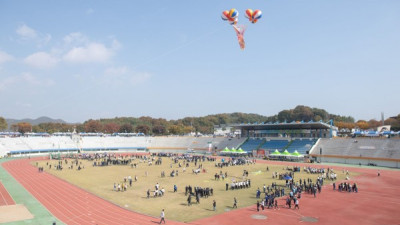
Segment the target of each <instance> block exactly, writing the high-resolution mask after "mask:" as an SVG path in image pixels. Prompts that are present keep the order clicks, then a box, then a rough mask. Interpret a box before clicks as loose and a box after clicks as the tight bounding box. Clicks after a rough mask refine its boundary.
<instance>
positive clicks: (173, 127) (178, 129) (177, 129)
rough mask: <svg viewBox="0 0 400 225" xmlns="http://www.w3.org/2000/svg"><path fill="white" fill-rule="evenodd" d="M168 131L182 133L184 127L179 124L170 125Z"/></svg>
mask: <svg viewBox="0 0 400 225" xmlns="http://www.w3.org/2000/svg"><path fill="white" fill-rule="evenodd" d="M168 132H169V133H170V134H175V135H176V134H182V127H181V126H178V125H171V126H169V127H168Z"/></svg>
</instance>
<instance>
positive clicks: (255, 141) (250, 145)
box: [240, 138, 265, 152]
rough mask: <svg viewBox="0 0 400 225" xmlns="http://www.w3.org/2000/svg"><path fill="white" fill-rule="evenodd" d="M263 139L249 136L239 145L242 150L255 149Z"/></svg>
mask: <svg viewBox="0 0 400 225" xmlns="http://www.w3.org/2000/svg"><path fill="white" fill-rule="evenodd" d="M264 141H265V139H262V138H249V139H248V140H247V141H246V142H245V143H243V144H242V146H240V147H241V148H242V149H243V150H244V151H246V152H251V151H253V150H257V149H258V146H260V145H261V143H263V142H264Z"/></svg>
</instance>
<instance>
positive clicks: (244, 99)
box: [0, 0, 400, 122]
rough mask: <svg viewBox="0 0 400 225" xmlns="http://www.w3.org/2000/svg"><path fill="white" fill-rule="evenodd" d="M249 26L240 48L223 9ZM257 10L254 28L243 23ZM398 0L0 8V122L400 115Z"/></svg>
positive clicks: (149, 0)
mask: <svg viewBox="0 0 400 225" xmlns="http://www.w3.org/2000/svg"><path fill="white" fill-rule="evenodd" d="M230 8H236V9H237V10H238V11H239V13H240V15H239V23H240V24H245V25H246V26H247V30H246V33H245V40H246V49H245V50H244V51H241V50H240V48H239V45H238V43H237V40H236V36H235V33H234V30H233V29H232V27H231V26H230V25H229V24H228V23H227V22H224V21H222V20H221V17H220V15H221V13H222V11H223V10H229V9H230ZM247 8H252V9H260V10H262V11H263V17H262V19H261V20H259V21H258V22H257V23H256V24H251V23H249V22H248V21H247V20H246V18H245V17H244V11H245V10H246V9H247ZM399 12H400V1H397V0H393V1H389V0H387V1H385V0H379V1H378V0H377V1H368V0H359V1H355V0H335V1H328V0H326V1H321V0H313V1H312V0H307V1H306V0H304V1H295V0H268V1H256V0H251V1H239V0H238V1H215V0H204V1H189V0H176V1H165V0H159V1H154V0H146V1H40V0H39V1H19V0H16V1H11V0H10V1H0V25H1V26H0V96H1V97H0V106H1V110H0V116H3V117H6V118H16V119H21V118H27V117H29V118H36V117H39V116H50V117H52V118H62V119H64V120H66V121H68V122H83V121H85V120H87V119H90V118H110V117H116V116H134V117H139V116H152V117H162V118H166V119H177V118H182V117H185V116H204V115H208V114H216V113H229V112H247V113H259V114H262V115H274V114H276V113H278V112H279V111H281V110H283V109H290V108H293V107H295V106H296V105H300V104H301V105H308V106H311V107H318V108H323V109H326V110H327V111H328V112H330V113H335V114H341V115H351V116H354V117H355V118H356V119H372V118H375V119H379V118H380V112H384V113H385V115H386V116H393V115H397V114H398V113H400V104H399V103H400V102H399V100H398V97H397V94H396V93H397V92H398V88H399V84H400V63H399V62H400V44H399V43H400V13H399Z"/></svg>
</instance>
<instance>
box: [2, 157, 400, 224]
mask: <svg viewBox="0 0 400 225" xmlns="http://www.w3.org/2000/svg"><path fill="white" fill-rule="evenodd" d="M32 160H34V159H32ZM35 160H37V159H35ZM29 162H30V160H28V159H22V160H13V161H8V162H5V163H3V164H2V165H3V167H4V168H5V169H6V170H7V171H8V172H9V173H10V174H11V175H12V176H13V177H14V178H16V180H18V181H19V182H20V183H21V184H22V185H23V186H24V187H25V188H26V189H27V190H28V191H29V192H30V193H31V194H32V195H33V196H35V197H36V198H37V199H38V200H39V201H40V202H41V203H42V204H43V205H44V206H45V207H46V208H47V209H48V210H49V211H50V212H51V213H52V214H53V215H54V216H56V217H57V218H58V219H60V220H61V221H63V222H64V223H66V224H144V225H146V224H154V223H158V222H159V218H154V217H150V216H146V215H143V214H139V213H135V212H132V211H129V210H126V209H124V208H121V207H119V206H117V205H114V204H112V203H110V202H108V201H106V200H104V199H101V198H99V197H97V196H95V195H93V194H90V193H88V192H86V191H84V190H83V189H80V188H78V187H76V186H74V185H72V184H70V183H68V182H65V181H63V180H60V179H58V178H57V177H55V176H53V175H50V174H47V173H38V171H37V168H35V167H34V166H32V165H31V164H30V163H29ZM259 162H261V163H268V164H278V165H289V166H292V165H298V166H312V167H325V168H326V167H327V166H320V165H316V164H300V163H296V164H293V163H285V162H269V161H259ZM330 167H331V166H330ZM331 168H334V169H335V170H336V171H337V172H338V173H339V172H341V171H342V169H343V167H331ZM347 169H348V170H349V171H351V172H359V173H361V175H360V176H358V177H355V178H351V181H350V182H351V183H354V182H356V183H357V186H358V189H359V193H344V192H338V191H333V190H332V187H331V186H328V185H327V186H324V187H323V190H322V193H321V194H318V195H317V198H313V197H312V196H311V195H308V194H303V195H302V198H301V199H300V210H293V209H287V208H282V206H283V205H284V200H282V199H281V200H279V205H280V206H281V208H280V209H279V210H271V209H266V210H264V211H260V212H257V211H256V209H255V206H250V207H246V208H242V209H238V210H233V211H230V212H227V213H223V214H219V215H216V216H212V217H209V218H204V219H200V220H196V221H193V222H191V224H199V225H203V224H210V225H214V224H215V225H223V224H226V225H236V224H238V225H239V224H240V225H242V224H248V225H250V224H251V225H253V224H255V225H258V224H265V223H271V224H298V223H303V221H302V220H303V219H304V218H305V217H307V218H311V219H315V220H316V221H315V223H316V224H332V225H333V224H334V225H337V224H340V225H347V224H349V225H353V224H363V225H364V224H366V225H369V224H371V225H372V224H397V225H398V224H400V213H399V210H398V209H399V207H400V195H399V194H398V186H399V185H400V171H398V170H383V171H382V172H381V174H382V175H381V176H380V177H378V176H377V173H376V172H377V171H376V170H371V169H362V168H347ZM239 204H240V202H239ZM217 207H224V206H218V205H217ZM166 215H167V223H168V224H183V223H179V222H174V221H169V220H168V211H167V213H166ZM255 215H257V216H258V217H260V216H264V217H265V218H266V219H255V218H254V216H255ZM304 223H307V222H305V221H304Z"/></svg>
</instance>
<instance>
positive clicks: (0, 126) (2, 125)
mask: <svg viewBox="0 0 400 225" xmlns="http://www.w3.org/2000/svg"><path fill="white" fill-rule="evenodd" d="M7 127H8V125H7V121H6V120H5V119H4V118H3V117H0V130H5V129H7Z"/></svg>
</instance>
